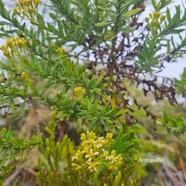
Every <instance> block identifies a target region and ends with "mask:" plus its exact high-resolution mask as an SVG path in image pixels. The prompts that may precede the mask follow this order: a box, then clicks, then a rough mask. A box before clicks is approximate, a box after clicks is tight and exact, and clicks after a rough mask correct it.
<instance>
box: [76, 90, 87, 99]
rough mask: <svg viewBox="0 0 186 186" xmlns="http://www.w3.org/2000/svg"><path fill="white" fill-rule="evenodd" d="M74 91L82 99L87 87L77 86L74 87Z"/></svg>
mask: <svg viewBox="0 0 186 186" xmlns="http://www.w3.org/2000/svg"><path fill="white" fill-rule="evenodd" d="M74 93H75V95H76V96H77V98H78V99H79V100H81V99H82V98H83V96H84V95H85V89H84V88H83V87H76V88H74Z"/></svg>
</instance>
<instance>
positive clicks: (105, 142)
mask: <svg viewBox="0 0 186 186" xmlns="http://www.w3.org/2000/svg"><path fill="white" fill-rule="evenodd" d="M81 140H82V143H81V145H80V149H79V150H78V151H77V153H76V154H75V155H74V156H73V157H72V161H73V163H72V166H73V167H75V169H76V170H79V169H89V171H90V172H95V171H97V170H98V169H99V168H100V167H101V166H103V167H104V168H105V169H108V170H111V171H112V170H118V168H119V167H120V166H121V165H122V162H123V158H122V156H121V154H117V153H116V151H115V150H112V151H110V146H111V144H112V143H113V141H114V140H113V134H112V133H107V134H106V137H97V136H96V135H95V133H93V132H87V133H86V134H85V133H83V134H81Z"/></svg>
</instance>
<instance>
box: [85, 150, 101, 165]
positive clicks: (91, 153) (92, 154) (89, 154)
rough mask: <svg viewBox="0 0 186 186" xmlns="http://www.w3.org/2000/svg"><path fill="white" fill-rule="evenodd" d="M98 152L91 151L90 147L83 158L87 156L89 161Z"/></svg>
mask: <svg viewBox="0 0 186 186" xmlns="http://www.w3.org/2000/svg"><path fill="white" fill-rule="evenodd" d="M98 154H99V152H93V150H92V149H90V151H89V152H88V154H87V155H85V158H87V159H88V161H89V162H91V161H92V159H93V158H94V157H95V156H96V155H98Z"/></svg>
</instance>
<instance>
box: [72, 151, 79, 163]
mask: <svg viewBox="0 0 186 186" xmlns="http://www.w3.org/2000/svg"><path fill="white" fill-rule="evenodd" d="M80 157H81V151H80V150H78V151H77V152H76V154H75V155H74V156H73V157H72V161H74V160H78V159H79V158H80Z"/></svg>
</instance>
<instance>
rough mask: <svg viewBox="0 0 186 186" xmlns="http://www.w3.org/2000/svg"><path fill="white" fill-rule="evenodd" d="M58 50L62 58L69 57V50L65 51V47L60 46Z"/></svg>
mask: <svg viewBox="0 0 186 186" xmlns="http://www.w3.org/2000/svg"><path fill="white" fill-rule="evenodd" d="M56 52H57V53H58V54H59V55H60V57H61V58H62V59H67V58H68V55H67V52H66V51H65V49H64V48H61V47H58V48H57V49H56Z"/></svg>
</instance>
